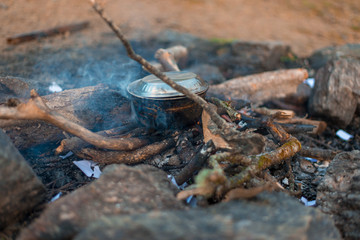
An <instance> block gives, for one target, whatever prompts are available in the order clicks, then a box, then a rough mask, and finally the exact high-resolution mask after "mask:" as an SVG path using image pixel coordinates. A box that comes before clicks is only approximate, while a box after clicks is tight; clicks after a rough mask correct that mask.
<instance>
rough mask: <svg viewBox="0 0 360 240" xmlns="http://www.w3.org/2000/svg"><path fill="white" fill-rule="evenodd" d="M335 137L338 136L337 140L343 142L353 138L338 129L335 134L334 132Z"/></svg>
mask: <svg viewBox="0 0 360 240" xmlns="http://www.w3.org/2000/svg"><path fill="white" fill-rule="evenodd" d="M336 136H338V137H339V138H341V139H342V140H345V141H349V139H350V138H353V137H354V136H353V135H351V134H349V133H347V132H345V131H344V130H342V129H339V130H338V131H337V132H336Z"/></svg>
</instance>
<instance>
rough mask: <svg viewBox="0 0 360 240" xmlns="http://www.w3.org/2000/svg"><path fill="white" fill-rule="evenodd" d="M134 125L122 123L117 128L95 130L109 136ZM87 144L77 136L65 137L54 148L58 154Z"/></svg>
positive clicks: (87, 144)
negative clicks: (122, 124)
mask: <svg viewBox="0 0 360 240" xmlns="http://www.w3.org/2000/svg"><path fill="white" fill-rule="evenodd" d="M135 126H136V125H135V124H128V125H124V126H121V127H118V128H114V129H109V130H104V131H100V132H97V133H96V134H99V135H101V136H105V137H110V136H113V135H120V134H122V133H125V132H128V131H130V130H131V129H133V128H134V127H135ZM124 138H128V137H124ZM89 145H90V144H89V143H87V142H85V141H84V140H82V139H81V138H78V137H71V138H67V139H64V140H62V141H61V143H60V145H59V146H58V147H57V148H56V150H55V154H56V155H58V154H62V153H67V152H69V151H73V150H78V149H81V148H85V147H87V146H89Z"/></svg>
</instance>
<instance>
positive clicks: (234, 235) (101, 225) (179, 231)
mask: <svg viewBox="0 0 360 240" xmlns="http://www.w3.org/2000/svg"><path fill="white" fill-rule="evenodd" d="M75 239H76V240H85V239H86V240H89V239H93V240H95V239H104V240H110V239H133V240H137V239H160V240H161V239H170V240H171V239H187V240H191V239H194V240H195V239H259V240H261V239H340V234H339V232H338V230H337V229H336V228H335V226H334V224H333V221H332V220H331V218H330V217H329V216H326V215H325V214H323V213H321V212H320V211H319V210H317V209H313V208H308V207H305V206H302V205H301V204H300V203H299V202H298V201H297V200H295V199H294V198H292V197H289V196H287V195H285V194H283V193H263V194H260V195H258V196H257V197H256V198H254V199H252V200H240V201H231V202H227V203H220V204H217V205H213V206H211V207H208V208H203V209H199V208H198V209H192V210H188V211H162V212H150V213H146V214H135V215H131V216H115V217H113V216H110V217H105V218H102V219H100V220H98V221H96V222H94V223H93V224H91V225H89V227H87V228H86V229H85V230H84V231H82V232H81V233H80V234H79V235H78V236H76V237H75Z"/></svg>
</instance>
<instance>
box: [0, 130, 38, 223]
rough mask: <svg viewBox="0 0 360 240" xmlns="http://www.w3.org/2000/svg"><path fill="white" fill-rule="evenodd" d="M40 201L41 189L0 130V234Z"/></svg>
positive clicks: (19, 155)
mask: <svg viewBox="0 0 360 240" xmlns="http://www.w3.org/2000/svg"><path fill="white" fill-rule="evenodd" d="M44 198H45V187H44V185H43V184H42V183H41V181H40V180H39V179H38V178H37V177H36V175H35V174H34V172H33V171H32V169H31V168H30V166H29V165H28V164H27V162H26V161H25V159H24V158H23V157H22V156H21V154H20V153H19V151H18V150H17V149H16V148H15V147H14V145H13V144H12V143H11V140H10V139H9V137H7V136H6V135H5V134H4V133H3V131H2V130H1V129H0V230H1V229H3V228H5V227H6V226H8V225H10V224H13V223H16V222H17V221H19V220H21V219H23V218H25V217H26V216H28V214H29V213H30V212H32V211H33V210H34V208H35V207H36V206H37V205H39V204H41V203H42V201H43V200H44Z"/></svg>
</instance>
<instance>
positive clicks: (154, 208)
mask: <svg viewBox="0 0 360 240" xmlns="http://www.w3.org/2000/svg"><path fill="white" fill-rule="evenodd" d="M91 2H92V6H93V9H94V10H95V11H96V12H97V13H98V14H99V16H100V17H101V18H102V19H103V20H104V21H105V22H106V23H107V25H108V26H109V27H110V28H111V30H112V31H113V32H114V33H115V35H116V36H117V37H118V38H119V40H120V41H121V43H122V44H123V46H124V47H125V49H126V53H127V55H128V57H129V58H131V59H132V60H134V61H136V62H137V63H139V64H140V65H141V67H142V70H141V71H143V72H145V74H144V75H145V76H141V77H139V78H136V79H132V80H131V81H130V82H128V83H126V84H124V85H123V86H122V90H117V89H114V88H112V87H111V86H108V85H105V84H98V85H95V86H86V87H81V88H74V89H67V90H64V91H62V89H61V88H60V86H58V85H57V84H55V83H54V84H53V85H52V86H51V90H52V91H54V92H56V91H59V92H57V93H52V94H49V95H46V96H40V94H39V93H38V92H37V91H36V90H31V91H29V89H26V88H27V85H26V83H25V82H24V81H22V79H20V78H15V77H3V78H1V82H0V84H1V85H0V87H1V88H0V90H2V86H4V89H10V90H11V89H13V90H12V93H11V94H10V91H9V94H8V96H6V97H5V98H4V99H0V100H1V101H2V102H0V119H2V120H1V121H0V126H1V128H2V129H3V130H4V133H3V132H0V141H1V142H2V144H3V146H4V150H3V153H2V155H3V156H1V161H2V162H0V166H2V167H1V168H0V173H1V178H4V180H2V181H4V182H5V183H6V184H10V185H8V186H6V185H4V190H1V191H4V192H3V193H4V194H5V193H6V197H5V198H4V200H2V201H0V206H2V207H3V209H4V210H2V212H1V215H3V216H2V217H0V229H4V234H3V236H4V238H5V239H7V238H9V239H11V238H12V237H18V239H89V238H90V239H100V238H103V237H104V236H105V235H106V236H107V237H108V239H116V238H121V237H122V236H123V235H121V234H125V233H126V234H128V235H124V236H126V237H129V236H142V237H146V234H145V235H141V234H144V233H143V232H141V227H140V228H139V229H140V230H138V229H136V227H134V226H135V225H136V224H138V225H136V226H146V228H149V229H151V231H154V233H153V234H154V236H157V237H154V239H157V238H158V236H160V235H162V234H165V232H166V231H164V232H162V231H163V230H159V229H158V227H156V226H155V225H156V224H160V225H161V224H166V222H171V221H173V220H174V219H175V220H176V219H177V218H179V216H181V217H180V218H183V219H192V218H193V215H192V214H196V215H198V216H201V217H203V220H201V221H200V220H199V222H195V223H193V222H191V223H189V224H190V225H191V224H199V226H200V225H201V226H208V227H211V228H213V227H214V226H215V225H216V229H217V228H218V227H219V226H220V227H219V229H220V230H218V232H217V234H219V235H218V236H219V238H222V237H224V236H226V233H225V232H226V231H225V230H224V229H226V226H227V225H229V226H230V225H231V226H232V225H234V226H235V225H236V224H238V225H239V224H240V223H241V221H242V220H241V219H242V218H243V217H244V216H245V215H246V214H247V213H241V214H243V215H241V214H240V213H239V214H240V215H237V213H234V212H236V211H237V210H236V209H237V208H238V207H234V208H233V207H230V206H231V204H238V203H239V204H243V205H244V206H243V208H244V209H246V208H247V207H249V209H253V212H254V214H251V213H250V214H249V215H246V216H247V218H248V219H250V220H249V221H251V222H253V223H258V222H261V223H263V222H262V221H264V220H263V219H262V220H258V219H257V220H256V216H258V215H259V213H256V214H255V212H256V209H257V207H258V206H257V204H258V205H259V206H260V205H264V206H265V205H266V206H269V207H270V208H271V207H273V208H276V209H281V207H283V210H284V211H287V210H288V209H296V208H297V206H300V203H299V205H296V204H298V203H296V202H302V204H303V205H305V206H312V207H317V208H320V209H321V210H322V211H323V212H324V213H331V214H334V215H335V217H334V221H335V224H336V226H337V227H338V229H339V230H337V229H336V228H335V227H334V226H335V225H334V223H333V222H332V221H333V220H330V217H329V216H328V215H325V214H324V213H321V212H320V210H318V209H313V208H306V207H304V210H302V209H300V210H299V211H298V212H296V214H299V219H300V220H298V222H297V223H296V224H297V226H298V227H299V228H301V227H303V228H305V231H304V230H302V231H304V233H302V234H312V233H310V232H311V231H310V230H309V229H311V228H317V227H319V226H322V227H323V228H324V231H323V232H321V233H317V234H318V236H319V238H320V239H338V238H340V233H341V234H342V236H343V237H345V238H348V239H351V236H355V235H356V234H359V232H358V231H356V230H354V228H353V225H354V226H356V224H357V223H358V222H356V223H354V224H350V227H349V228H348V229H346V228H345V227H344V225H345V224H344V216H341V215H340V214H339V212H340V210H342V209H343V208H345V209H346V206H338V205H336V204H335V203H334V202H336V201H338V200H339V199H341V201H344V202H346V201H349V199H351V198H350V197H349V196H348V195H346V197H344V196H343V194H344V191H343V189H340V188H341V187H340V186H339V187H338V185H341V184H343V187H344V189H346V190H347V191H349V192H348V193H349V194H350V193H351V194H353V195H354V197H353V198H354V199H357V197H358V194H359V192H358V190H356V191H354V193H353V192H351V190H349V189H351V187H353V185H351V184H352V180H353V179H357V178H358V177H359V175H358V173H357V170H356V169H357V168H358V167H359V162H358V160H359V152H358V151H349V150H354V149H357V148H356V147H354V148H351V147H349V142H352V143H354V145H356V144H357V143H358V135H356V134H357V133H358V132H356V131H354V132H350V133H347V132H346V131H345V130H342V129H340V128H339V126H343V127H344V128H346V127H347V126H349V125H351V124H350V122H352V121H355V122H356V121H358V120H357V119H358V117H357V116H356V113H355V112H356V106H355V107H353V106H350V105H352V104H355V105H358V104H359V98H358V96H359V95H358V94H359V92H358V89H355V88H356V87H359V85H356V84H358V79H355V80H353V81H354V82H356V81H357V82H356V83H354V84H353V85H354V86H355V87H354V88H353V89H349V87H348V86H346V87H345V89H348V91H349V92H348V96H347V97H348V99H350V98H351V97H352V96H354V97H353V98H351V99H350V100H349V101H350V102H351V104H347V103H346V104H344V109H345V110H348V109H350V108H351V107H353V108H354V110H352V109H350V110H349V111H346V112H345V110H344V111H343V114H339V115H336V116H335V115H332V114H338V113H333V112H330V110H328V109H325V110H324V111H323V112H322V115H321V114H320V113H319V112H320V110H319V109H320V102H321V101H323V102H324V101H325V102H326V104H330V100H331V98H332V97H333V96H332V95H331V96H329V97H328V99H330V100H323V99H324V98H325V97H326V96H325V95H326V94H325V93H324V91H323V89H325V87H326V86H325V85H326V84H325V83H324V82H322V81H320V80H319V79H320V78H321V79H323V78H325V79H327V80H328V81H329V82H331V80H332V79H333V78H336V76H337V75H335V77H334V75H331V74H333V73H334V72H335V74H337V72H336V71H338V70H337V69H336V67H337V66H339V65H340V66H342V67H344V68H345V67H348V68H349V69H350V70H349V71H353V72H356V73H359V72H360V70H359V69H360V68H358V66H360V64H359V63H358V62H356V60H353V59H351V60H349V61H348V62H346V61H347V60H334V61H329V63H327V64H328V65H326V67H324V68H323V69H320V70H318V72H317V75H316V77H315V79H314V78H313V77H309V73H310V74H311V75H314V73H311V72H310V70H309V66H308V65H306V64H305V63H304V64H303V65H302V67H299V68H293V69H281V70H272V71H263V72H260V73H257V74H251V75H247V76H235V77H233V78H232V79H230V80H227V81H224V82H223V83H220V84H213V83H211V82H210V83H208V82H206V81H205V80H204V79H203V78H202V76H201V74H198V73H194V72H195V71H194V72H193V71H192V68H191V67H190V68H189V67H188V66H186V65H187V63H188V59H189V57H190V55H191V53H192V52H191V50H190V49H189V48H188V47H187V46H184V45H179V44H174V45H171V46H166V47H164V48H159V49H158V50H157V51H155V54H154V58H155V59H156V60H157V62H148V61H147V60H146V59H145V58H144V57H142V56H141V55H140V54H138V53H136V52H135V51H134V49H133V47H132V44H131V42H130V41H128V40H127V38H126V37H125V36H124V34H123V33H122V31H121V30H120V28H119V27H118V26H117V25H116V24H115V23H114V22H113V21H112V20H111V19H110V18H109V17H108V16H106V14H105V11H104V9H103V8H102V7H101V6H100V5H99V4H98V3H97V2H96V1H91ZM85 27H88V23H78V24H75V25H74V26H71V25H68V26H65V27H64V28H63V27H61V28H59V29H60V30H64V29H65V30H64V31H66V29H68V31H78V30H81V29H83V28H85ZM57 32H58V31H57V30H53V29H49V30H46V31H45V33H46V34H47V35H49V36H51V35H54V34H56V33H57ZM60 32H61V31H60ZM35 33H36V34H24V35H19V36H15V37H11V38H8V43H9V44H19V43H21V42H24V41H28V40H32V39H34V38H36V36H37V37H38V36H43V35H42V34H41V32H35ZM351 64H353V65H351ZM329 69H330V70H329ZM334 69H335V70H334ZM326 71H330V72H326ZM229 72H230V70H229V71H228V73H229ZM225 75H226V74H225ZM330 75H331V76H330ZM350 75H351V74H350ZM119 81H121V80H119ZM314 81H315V85H314ZM339 81H340V80H339ZM337 83H338V85H336V84H335V85H336V86H338V87H339V88H340V87H342V86H343V85H345V83H339V82H337ZM328 84H330V83H328ZM19 89H25V90H26V91H23V90H19ZM125 89H126V91H125ZM339 91H340V90H339ZM26 92H30V96H28V95H27V93H26ZM317 94H318V95H321V94H322V95H321V96H320V97H319V96H317ZM333 95H336V96H338V95H339V96H340V93H339V94H338V91H335V94H333ZM350 95H351V96H350ZM348 99H344V100H348ZM108 100H109V101H108ZM341 100H342V99H337V100H333V102H337V101H341ZM326 104H325V105H326ZM307 106H308V108H311V109H310V110H309V111H307ZM333 106H335V105H333ZM339 111H340V112H341V110H339ZM307 112H310V114H311V117H309V116H308V113H307ZM349 112H352V114H351V113H349ZM326 114H329V116H330V117H331V118H332V119H333V121H334V120H335V121H337V122H336V123H334V122H331V121H330V120H329V118H326V117H329V116H326ZM349 115H351V116H349ZM89 129H91V130H89ZM335 130H339V131H337V132H336V133H335V132H334V131H335ZM331 134H332V135H331ZM6 135H8V136H6ZM329 135H331V137H332V136H333V137H335V138H336V135H337V136H338V137H337V141H341V142H342V144H343V146H344V147H343V149H339V148H336V147H333V146H332V145H331V143H330V142H325V141H322V140H324V136H328V139H330V136H329ZM344 150H348V151H344ZM19 151H20V152H21V154H22V155H23V156H21V154H20V153H19ZM23 157H24V158H25V159H26V161H25V160H24V158H23ZM339 159H340V160H342V161H345V162H348V165H346V166H345V165H341V164H340V163H339V161H340V160H339ZM355 160H357V161H355ZM329 164H333V165H334V166H336V167H334V166H331V165H330V167H329ZM29 165H30V166H31V167H30V166H29ZM56 168H62V169H65V170H64V171H63V172H62V173H61V174H59V176H53V175H52V173H53V172H52V171H53V170H54V169H56ZM327 169H330V170H327ZM344 169H345V170H347V171H348V174H349V175H348V176H346V174H344V173H342V175H340V176H339V175H338V174H339V172H338V171H340V170H341V171H344ZM15 171H16V172H17V173H16V174H14V173H13V172H15ZM326 171H328V172H327V173H326ZM13 174H14V176H13ZM37 175H38V176H37ZM68 175H70V176H71V177H69V176H68ZM336 175H338V177H336ZM4 176H5V177H4ZM39 177H40V178H41V180H39ZM7 178H8V179H9V180H8V181H7ZM14 179H15V180H14ZM69 179H70V180H69ZM94 179H97V180H94ZM334 179H336V180H334ZM1 184H3V183H1ZM331 194H333V198H332V197H329V196H330V195H331ZM334 196H335V197H334ZM282 201H284V202H282ZM294 202H295V203H294ZM246 204H248V205H246ZM354 204H355V203H354ZM234 206H235V205H234ZM239 206H240V205H239ZM204 209H205V210H204ZM206 209H212V211H214V212H216V214H220V215H221V214H230V215H229V216H231V220H226V219H225V217H224V216H225V215H221V216H220V215H219V219H220V220H219V222H216V224H215V223H213V222H211V223H208V222H206V219H207V218H208V216H207V215H206V214H207V213H206V211H207V210H206ZM339 209H340V210H339ZM239 211H242V210H239ZM264 211H265V208H264ZM266 211H270V210H268V209H266ZM356 211H357V213H358V209H357V210H356ZM275 212H276V211H275ZM232 213H234V215H231V214H232ZM148 214H149V215H148ZM151 214H153V215H151ZM287 214H289V215H291V214H293V213H282V215H281V216H278V215H276V214H275V213H274V212H271V213H269V214H268V215H269V216H270V218H272V219H276V218H279V219H280V220H281V221H286V220H287V217H286V215H287ZM294 214H295V213H294ZM119 216H120V217H122V218H121V219H120V220H119V219H118V218H117V217H119ZM149 216H150V219H151V218H152V217H153V218H154V219H153V220H154V223H153V224H154V225H152V223H149V222H147V221H148V220H146V219H148V218H149ZM295 217H296V216H295ZM100 218H102V220H103V221H104V222H100V223H99V224H100V226H105V227H104V229H105V228H109V229H112V228H114V229H120V230H119V232H116V233H113V232H112V233H111V234H114V235H111V234H110V233H105V232H104V233H102V230H101V229H102V228H101V227H99V225H96V224H97V221H100V220H99V219H100ZM104 219H105V220H104ZM304 219H311V220H309V221H310V222H311V224H313V225H311V226H308V225H309V223H308V222H307V221H308V220H304ZM175 220H174V221H175ZM214 221H215V220H214ZM226 221H229V223H227V222H226ZM316 221H318V223H316ZM127 222H130V223H131V224H130V225H131V230H127V228H126V227H128V225H129V224H126V223H127ZM155 222H156V223H155ZM230 222H231V223H230ZM133 223H136V224H133ZM101 224H103V225H101ZM207 224H208V225H207ZM217 224H218V225H217ZM244 224H245V223H244ZM264 224H265V225H266V224H269V225H266V226H265V227H264V228H265V229H266V228H269V229H272V228H273V226H271V225H270V223H264ZM132 225H133V226H132ZM180 225H181V224H180ZM185 225H186V224H185V223H184V226H180V227H179V229H180V230H179V231H180V232H181V233H180V235H181V236H188V238H186V239H196V235H195V236H193V235H191V234H189V233H187V230H186V229H187V228H188V227H190V226H187V225H186V226H185ZM213 225H214V226H213ZM239 226H240V225H239ZM277 226H279V225H277ZM305 226H306V227H305ZM204 228H205V229H206V227H204ZM286 228H289V229H292V228H291V227H290V226H287V227H286ZM307 228H309V229H307ZM64 229H65V230H64ZM239 229H240V230H239ZM241 229H242V227H239V228H236V230H234V231H233V232H232V233H231V234H232V235H231V237H230V238H231V239H233V238H234V239H235V238H236V236H238V235H239V234H241V233H242V232H241V231H243V230H241ZM249 229H251V227H249ZM292 230H293V231H296V230H297V229H296V227H293V229H292ZM127 231H130V232H131V231H133V232H131V233H130V232H127ZM137 231H139V232H137ZM144 231H145V230H144ZM201 231H203V230H201ZM249 231H250V232H251V234H254V231H253V230H249ZM312 231H313V230H312ZM338 231H340V233H339V232H338ZM100 232H101V233H100ZM155 232H156V234H159V235H156V234H155ZM205 232H206V231H205ZM255 232H256V231H255ZM265 232H266V231H265ZM278 232H279V234H280V235H277V236H278V237H279V236H280V237H279V238H289V237H290V236H292V235H291V234H292V233H291V232H290V233H289V232H287V231H284V232H281V231H280V230H279V231H278ZM305 232H306V233H305ZM102 234H103V235H102ZM137 234H138V235H137ZM202 234H205V235H206V233H202ZM246 234H250V233H246ZM251 234H250V235H249V236H256V234H255V235H251ZM0 236H1V237H2V235H0ZM272 236H276V235H272ZM308 236H309V235H308ZM126 237H125V238H126Z"/></svg>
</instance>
